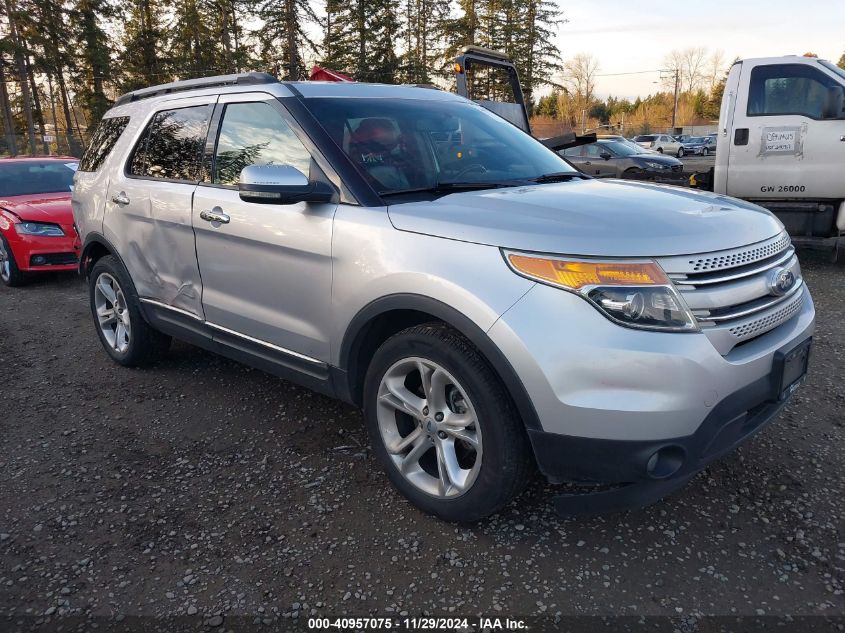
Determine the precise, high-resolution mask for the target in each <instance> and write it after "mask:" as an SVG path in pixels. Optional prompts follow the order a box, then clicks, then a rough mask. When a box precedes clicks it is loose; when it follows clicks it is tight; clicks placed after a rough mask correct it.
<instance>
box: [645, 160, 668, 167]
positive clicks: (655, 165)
mask: <svg viewBox="0 0 845 633" xmlns="http://www.w3.org/2000/svg"><path fill="white" fill-rule="evenodd" d="M645 166H646V167H648V168H649V169H664V168H665V167H666V165H664V164H663V163H655V162H653V161H650V160H647V161H646V162H645Z"/></svg>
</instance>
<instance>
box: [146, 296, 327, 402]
mask: <svg viewBox="0 0 845 633" xmlns="http://www.w3.org/2000/svg"><path fill="white" fill-rule="evenodd" d="M141 309H142V311H143V313H144V318H145V319H146V320H147V322H148V323H149V324H150V325H151V326H152V327H154V328H155V329H157V330H159V331H160V332H163V333H165V334H169V335H170V336H172V337H174V338H177V339H179V340H181V341H185V342H186V343H190V344H191V345H196V346H197V347H201V348H203V349H206V350H208V351H210V352H214V353H215V354H220V355H221V356H225V357H226V358H230V359H232V360H234V361H237V362H239V363H243V364H244V365H249V366H250V367H255V368H256V369H260V370H262V371H266V372H267V373H269V374H273V375H274V376H278V377H279V378H283V379H285V380H289V381H291V382H294V383H296V384H298V385H301V386H303V387H306V388H308V389H311V390H313V391H316V392H318V393H322V394H325V395H328V396H331V397H332V398H336V397H337V393H336V390H335V388H334V381H333V380H332V376H333V375H334V374H335V371H334V368H332V367H330V366H329V365H328V364H326V363H324V362H322V361H319V360H317V359H312V358H309V357H307V356H303V355H301V354H298V353H296V352H292V351H290V350H285V349H282V348H281V347H278V346H276V345H273V344H271V343H266V342H263V341H258V340H256V339H253V338H251V337H248V336H245V335H242V334H238V333H236V332H233V331H231V330H228V329H225V328H222V327H220V326H215V325H214V324H212V323H208V322H207V321H203V320H202V319H200V318H198V317H196V316H194V315H193V314H191V313H190V312H187V311H185V310H181V309H179V308H174V307H172V306H168V305H166V304H163V303H160V302H158V301H155V300H153V299H145V298H141Z"/></svg>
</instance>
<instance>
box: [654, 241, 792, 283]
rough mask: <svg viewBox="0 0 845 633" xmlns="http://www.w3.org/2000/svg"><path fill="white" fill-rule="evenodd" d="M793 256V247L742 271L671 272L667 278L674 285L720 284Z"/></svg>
mask: <svg viewBox="0 0 845 633" xmlns="http://www.w3.org/2000/svg"><path fill="white" fill-rule="evenodd" d="M794 256H795V249H794V248H791V247H790V248H789V249H788V250H787V252H786V253H785V254H784V255H782V256H780V257H778V258H777V259H775V260H773V261H767V262H765V263H764V264H762V265H760V266H755V267H754V268H748V269H746V270H743V271H742V272H737V273H728V274H725V275H718V276H715V277H710V276H707V277H701V278H699V277H698V276H696V277H690V276H689V275H678V274H672V275H669V278H670V279H671V280H672V281H674V282H675V284H676V285H684V286H707V285H710V284H721V283H724V282H726V281H734V280H736V279H742V278H743V277H751V276H752V275H757V274H759V273H761V272H764V271H766V270H769V269H771V268H773V267H775V266H778V265H782V264H785V263H786V262H788V261H790V260H791V259H792V258H793V257H794Z"/></svg>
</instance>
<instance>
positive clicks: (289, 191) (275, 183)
mask: <svg viewBox="0 0 845 633" xmlns="http://www.w3.org/2000/svg"><path fill="white" fill-rule="evenodd" d="M238 192H239V194H240V196H241V200H244V201H245V202H263V203H266V204H294V203H296V202H330V201H331V199H332V198H333V197H334V195H335V191H334V189H333V188H332V187H330V186H329V185H327V184H326V183H324V182H322V181H319V180H318V181H315V182H310V181H309V180H308V177H307V176H306V175H305V174H303V173H302V172H301V171H299V170H298V169H297V168H296V167H294V166H293V165H247V166H246V167H244V168H243V169H242V170H241V176H240V181H239V183H238Z"/></svg>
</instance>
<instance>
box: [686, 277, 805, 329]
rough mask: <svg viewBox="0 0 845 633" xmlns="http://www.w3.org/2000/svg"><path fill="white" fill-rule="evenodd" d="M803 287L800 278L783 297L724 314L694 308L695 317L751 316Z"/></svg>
mask: <svg viewBox="0 0 845 633" xmlns="http://www.w3.org/2000/svg"><path fill="white" fill-rule="evenodd" d="M803 287H804V280H803V279H799V280H798V281H796V282H795V287H793V288H792V290H790V291H789V292H788V293H787V294H785V295H783V296H782V297H774V298H772V300H771V301H766V302H765V303H762V304H758V305H755V306H752V307H749V308H745V309H740V310H736V311H733V312H726V313H724V314H719V315H717V316H713V315H712V314H709V312H708V311H707V310H702V311H700V310H694V311H693V315H695V318H696V319H698V320H699V321H715V322H721V321H730V320H732V319H740V318H742V317H745V316H749V315H751V314H756V313H757V312H762V311H763V310H768V309H769V308H771V307H772V306H776V305H778V304H779V303H782V302H784V301H788V300H789V299H790V298H791V297H792V295H794V294H795V293H797V292H798V291H799V290H801V289H802V288H803Z"/></svg>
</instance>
